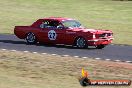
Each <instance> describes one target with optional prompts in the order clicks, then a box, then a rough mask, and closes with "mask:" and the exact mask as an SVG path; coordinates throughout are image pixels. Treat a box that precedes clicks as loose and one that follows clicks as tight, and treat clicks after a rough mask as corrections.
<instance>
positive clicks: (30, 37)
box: [26, 32, 37, 44]
mask: <svg viewBox="0 0 132 88" xmlns="http://www.w3.org/2000/svg"><path fill="white" fill-rule="evenodd" d="M26 41H27V43H28V44H35V43H37V39H36V36H35V34H34V33H31V32H30V33H28V34H27V36H26Z"/></svg>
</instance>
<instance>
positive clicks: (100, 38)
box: [14, 17, 113, 49]
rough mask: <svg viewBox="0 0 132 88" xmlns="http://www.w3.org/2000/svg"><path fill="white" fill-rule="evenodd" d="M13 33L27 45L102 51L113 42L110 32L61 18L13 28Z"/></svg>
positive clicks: (39, 20)
mask: <svg viewBox="0 0 132 88" xmlns="http://www.w3.org/2000/svg"><path fill="white" fill-rule="evenodd" d="M14 33H15V35H16V36H17V37H18V38H20V39H25V40H26V41H27V43H29V44H35V43H37V42H39V43H45V44H64V45H73V46H76V47H78V48H86V47H88V46H95V47H96V48H97V49H102V48H104V47H105V46H106V45H108V44H110V43H111V42H112V40H113V33H112V31H110V30H96V29H87V28H84V27H83V26H82V25H81V24H80V23H79V22H78V21H76V20H74V19H71V18H62V17H49V18H44V19H38V20H37V21H36V22H34V23H33V24H32V25H31V26H15V28H14Z"/></svg>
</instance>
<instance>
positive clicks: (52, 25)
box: [40, 20, 63, 29]
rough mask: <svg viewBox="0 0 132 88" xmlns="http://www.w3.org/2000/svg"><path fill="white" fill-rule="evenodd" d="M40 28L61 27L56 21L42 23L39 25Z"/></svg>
mask: <svg viewBox="0 0 132 88" xmlns="http://www.w3.org/2000/svg"><path fill="white" fill-rule="evenodd" d="M40 28H48V29H61V28H63V25H62V24H61V23H59V21H56V20H50V21H44V22H42V23H41V24H40Z"/></svg>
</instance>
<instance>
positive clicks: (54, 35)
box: [48, 20, 66, 44]
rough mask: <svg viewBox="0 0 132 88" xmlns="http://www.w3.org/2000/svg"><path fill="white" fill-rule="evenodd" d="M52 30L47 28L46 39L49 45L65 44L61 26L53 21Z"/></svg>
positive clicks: (63, 30) (63, 31)
mask: <svg viewBox="0 0 132 88" xmlns="http://www.w3.org/2000/svg"><path fill="white" fill-rule="evenodd" d="M53 24H54V25H52V26H53V28H48V30H49V31H48V38H49V40H50V42H51V43H54V44H65V39H66V37H65V32H66V30H65V29H64V27H63V25H62V24H61V23H60V22H59V21H56V20H54V21H53Z"/></svg>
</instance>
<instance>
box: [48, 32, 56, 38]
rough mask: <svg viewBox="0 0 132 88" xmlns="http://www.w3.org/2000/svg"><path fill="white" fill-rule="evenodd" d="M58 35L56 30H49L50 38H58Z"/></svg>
mask: <svg viewBox="0 0 132 88" xmlns="http://www.w3.org/2000/svg"><path fill="white" fill-rule="evenodd" d="M56 37H57V34H56V32H55V31H54V30H50V31H49V32H48V38H49V39H50V40H56Z"/></svg>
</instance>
